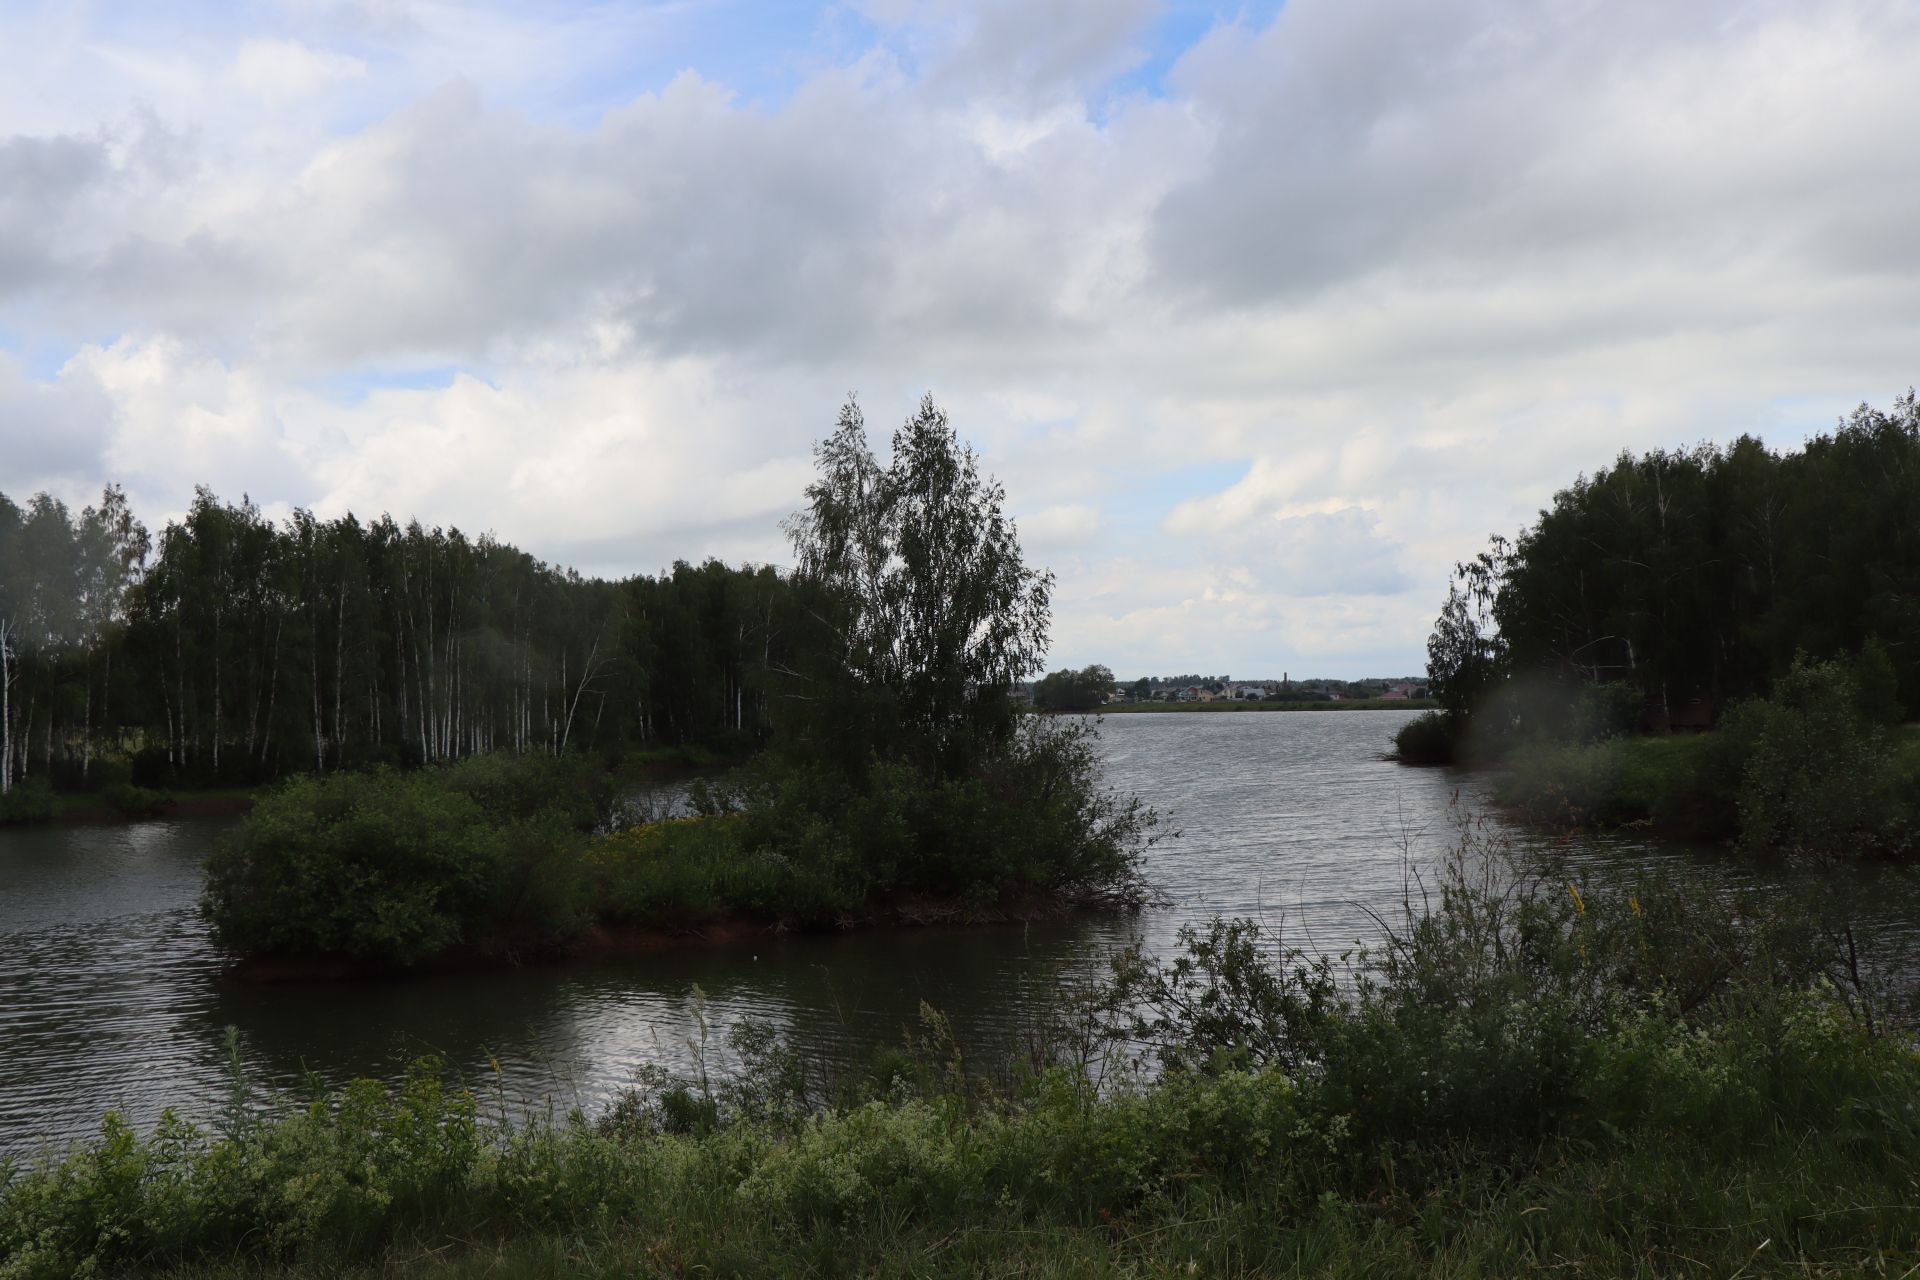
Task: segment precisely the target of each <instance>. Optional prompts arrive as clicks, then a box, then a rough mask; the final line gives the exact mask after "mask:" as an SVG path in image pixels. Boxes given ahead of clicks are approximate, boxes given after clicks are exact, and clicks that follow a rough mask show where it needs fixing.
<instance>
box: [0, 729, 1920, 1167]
mask: <svg viewBox="0 0 1920 1280" xmlns="http://www.w3.org/2000/svg"><path fill="white" fill-rule="evenodd" d="M1408 714H1409V713H1407V712H1393V711H1382V712H1364V711H1340V712H1284V713H1282V712H1272V713H1245V714H1240V715H1220V714H1208V713H1187V714H1181V713H1167V714H1155V715H1123V716H1115V717H1113V718H1111V719H1109V720H1107V721H1106V722H1105V723H1104V724H1103V726H1102V728H1101V745H1102V752H1103V754H1104V756H1105V759H1106V766H1107V776H1108V780H1109V782H1111V783H1112V784H1113V785H1114V786H1116V787H1119V788H1123V789H1126V790H1130V791H1133V792H1135V793H1137V794H1139V795H1140V796H1141V797H1142V798H1144V799H1145V800H1147V801H1148V802H1149V803H1150V804H1152V805H1154V806H1155V807H1156V808H1157V809H1158V810H1159V811H1160V812H1161V814H1162V816H1163V819H1164V821H1163V824H1162V832H1163V834H1166V835H1169V836H1171V837H1172V838H1168V839H1164V840H1163V841H1162V842H1160V843H1159V844H1157V845H1156V846H1155V847H1154V849H1153V850H1152V851H1151V853H1150V854H1149V862H1148V870H1149V873H1150V875H1151V877H1152V879H1153V880H1154V881H1155V882H1157V883H1158V884H1159V886H1160V887H1161V888H1162V889H1163V890H1164V892H1165V895H1166V899H1167V905H1166V906H1164V907H1161V908H1156V909H1152V910H1149V911H1147V912H1144V913H1143V914H1142V915H1141V916H1139V917H1138V918H1137V919H1123V920H1107V921H1090V922H1089V921H1082V922H1074V923H1066V924H1054V925H1047V926H1034V927H1021V926H1006V927H989V928H977V929H961V928H956V929H925V930H895V931H880V932H872V933H865V934H850V935H845V936H834V937H805V938H770V939H764V940H761V941H759V942H756V943H751V944H744V945H740V946H732V947H724V948H706V949H689V950H685V951H678V952H672V953H668V954H664V955H659V956H654V957H648V958H645V959H640V960H633V961H629V962H624V963H618V964H608V965H604V966H596V967H577V968H568V967H549V968H531V969H524V970H518V971H509V972H489V973H472V974H449V975H438V976H432V977H426V978H418V979H412V980H406V981H394V982H380V983H358V984H315V985H301V986H281V987H244V986H233V985H230V984H227V983H224V982H223V981H222V980H221V976H220V973H221V959H220V957H219V956H218V955H217V954H216V953H215V951H214V950H213V948H212V946H211V945H210V943H209V942H208V939H207V935H206V930H205V927H204V925H203V924H202V923H201V922H200V920H199V918H198V916H197V915H196V913H195V909H194V904H195V901H196V898H197V896H198V893H199V886H200V864H201V862H202V860H203V859H204V858H205V856H206V854H207V852H208V851H209V849H210V848H211V847H212V846H213V844H214V842H215V841H216V840H218V839H219V837H220V836H221V834H222V833H223V832H224V831H225V830H227V829H228V828H229V827H230V826H231V825H232V823H233V822H234V821H236V820H235V819H231V818H201V819H192V820H182V821H158V822H144V823H136V824H131V825H123V826H107V825H99V826H53V827H38V828H26V829H19V828H15V829H0V1153H4V1152H8V1151H11V1152H14V1153H20V1152H24V1151H30V1150H32V1149H33V1148H35V1147H36V1146H38V1145H39V1144H40V1143H41V1142H43V1141H46V1140H55V1141H58V1140H64V1139H67V1138H72V1137H77V1136H84V1135H85V1134H88V1133H90V1132H93V1131H94V1130H95V1129H97V1126H98V1123H99V1119H100V1115H101V1113H102V1112H103V1111H105V1110H106V1109H108V1108H117V1109H120V1110H122V1111H123V1112H125V1113H126V1114H127V1115H128V1116H129V1117H130V1118H131V1119H132V1120H133V1121H134V1122H135V1123H136V1124H138V1125H140V1126H143V1127H144V1126H146V1125H150V1124H151V1123H152V1122H153V1121H154V1120H155V1119H156V1118H157V1116H158V1114H159V1111H160V1109H161V1108H162V1107H163V1106H167V1105H174V1106H178V1107H180V1108H181V1109H182V1110H183V1111H185V1112H187V1113H188V1114H191V1115H195V1116H199V1117H205V1116H208V1115H211V1114H213V1113H214V1111H215V1109H216V1108H217V1107H218V1105H219V1103H220V1101H221V1099H222V1098H223V1096H224V1090H225V1087H226V1085H225V1082H226V1079H227V1072H226V1050H225V1028H227V1027H228V1026H232V1027H235V1028H237V1029H238V1031H239V1036H240V1043H241V1046H242V1053H243V1057H244V1060H245V1063H246V1067H247V1069H248V1071H249V1073H250V1074H251V1075H252V1076H254V1077H255V1078H258V1079H261V1080H264V1081H267V1082H271V1083H274V1084H279V1085H288V1086H290V1085H294V1084H296V1083H298V1082H299V1081H300V1080H301V1079H302V1077H303V1076H304V1075H305V1074H306V1073H308V1072H312V1073H316V1074H317V1075H318V1076H319V1077H320V1078H321V1079H322V1080H324V1081H326V1082H328V1083H331V1084H337V1083H339V1082H341V1081H343V1080H346V1079H348V1078H351V1077H353V1076H356V1075H375V1076H392V1075H395V1074H397V1073H398V1072H399V1070H400V1069H401V1068H402V1067H403V1066H404V1064H405V1063H406V1062H407V1061H409V1060H410V1059H412V1058H414V1057H416V1056H418V1055H420V1054H422V1053H428V1052H431V1053H437V1054H440V1055H441V1056H442V1057H443V1058H445V1060H446V1061H447V1062H448V1063H449V1064H450V1065H451V1066H452V1067H453V1068H454V1069H455V1070H456V1071H457V1072H459V1073H460V1074H461V1075H462V1076H463V1077H464V1078H465V1079H467V1080H468V1081H469V1083H471V1084H472V1085H474V1086H475V1087H476V1088H477V1089H479V1090H480V1092H481V1093H482V1096H483V1097H485V1098H487V1099H490V1100H491V1101H492V1104H493V1105H498V1106H501V1107H504V1108H506V1109H508V1110H509V1111H518V1110H520V1109H524V1108H534V1109H544V1108H547V1107H552V1108H555V1109H558V1110H565V1109H566V1108H569V1107H573V1106H576V1105H578V1106H585V1107H588V1108H592V1107H594V1106H596V1105H599V1104H600V1103H602V1102H604V1101H605V1100H606V1099H607V1098H608V1097H609V1096H610V1095H611V1094H612V1093H614V1092H615V1091H617V1090H618V1089H620V1088H622V1087H623V1086H625V1085H626V1084H628V1083H630V1082H631V1080H632V1079H633V1075H634V1071H635V1069H636V1068H637V1067H640V1066H642V1065H645V1064H659V1065H662V1066H665V1067H668V1068H669V1069H681V1070H684V1069H686V1068H687V1067H689V1066H690V1065H691V1063H692V1053H693V1051H692V1049H691V1048H690V1044H697V1043H699V1041H700V1025H701V1022H702V1020H703V1019H704V1020H705V1022H706V1023H707V1024H708V1025H709V1027H711V1028H714V1029H715V1030H716V1032H717V1031H718V1029H721V1028H724V1027H725V1026H726V1025H727V1024H728V1023H730V1022H732V1021H733V1020H735V1019H738V1018H741V1017H753V1018H758V1019H763V1020H769V1021H772V1022H774V1023H776V1024H778V1025H779V1026H781V1027H782V1028H784V1029H785V1030H786V1031H787V1033H788V1034H789V1036H790V1037H791V1038H792V1040H793V1041H794V1043H795V1044H796V1045H798V1046H799V1047H800V1048H801V1050H802V1051H803V1052H804V1053H806V1054H807V1055H808V1056H809V1057H810V1058H812V1059H813V1060H815V1061H816V1062H820V1063H837V1062H844V1061H847V1060H849V1059H852V1058H856V1057H860V1056H864V1055H865V1054H866V1053H867V1052H868V1050H869V1049H870V1047H871V1046H872V1045H874V1044H875V1043H877V1042H881V1041H897V1040H898V1038H899V1036H900V1033H901V1031H902V1030H903V1029H905V1028H907V1027H910V1026H913V1025H915V1023H916V1020H917V1017H918V1011H919V1009H920V1006H921V1003H922V1002H923V1001H924V1002H926V1003H928V1004H931V1005H933V1006H934V1007H936V1008H938V1009H940V1010H941V1011H942V1012H944V1013H945V1014H946V1015H947V1016H948V1017H949V1019H950V1020H951V1021H952V1023H953V1025H954V1028H955V1032H956V1034H957V1036H958V1038H959V1040H960V1041H961V1043H962V1044H963V1045H966V1046H967V1047H968V1048H969V1049H970V1050H972V1051H973V1052H974V1053H976V1054H978V1055H983V1056H984V1055H993V1054H998V1053H1000V1052H1002V1051H1004V1050H1006V1049H1008V1048H1011V1047H1013V1046H1014V1045H1015V1044H1017V1043H1018V1042H1019V1040H1020V1038H1021V1037H1022V1035H1023V1034H1025V1033H1026V1032H1027V1031H1028V1029H1029V1028H1030V1026H1031V1024H1032V1022H1033V1019H1034V1017H1035V1016H1036V1014H1035V1011H1036V1009H1037V1008H1038V1007H1039V1006H1040V1005H1042V1004H1043V1003H1044V1000H1045V997H1046V993H1047V992H1048V991H1049V990H1050V989H1051V988H1052V987H1053V985H1054V984H1055V982H1056V980H1057V978H1058V977H1059V975H1061V974H1062V973H1065V972H1069V971H1073V972H1079V971H1084V970H1085V969H1087V968H1088V967H1090V966H1093V965H1097V964H1099V963H1101V961H1102V958H1103V957H1104V956H1105V955H1106V954H1108V953H1109V952H1110V951H1111V950H1113V949H1114V948H1116V947H1118V946H1121V945H1124V944H1125V943H1127V942H1130V941H1132V940H1135V939H1139V940H1142V941H1143V942H1144V943H1145V945H1146V946H1148V947H1149V948H1152V949H1161V950H1164V949H1166V948H1168V947H1170V946H1171V945H1172V944H1173V942H1174V938H1175V934H1176V932H1177V930H1178V928H1179V926H1180V925H1181V924H1183V923H1187V922H1199V921H1204V920H1205V919H1207V918H1208V917H1210V916H1213V915H1216V914H1219V915H1249V914H1251V915H1261V916H1263V917H1265V918H1266V919H1267V920H1268V921H1269V922H1271V923H1284V925H1285V927H1286V928H1287V929H1288V930H1289V931H1290V940H1293V941H1297V942H1311V943H1313V944H1316V945H1318V946H1321V947H1323V948H1325V949H1328V950H1338V949H1340V948H1342V947H1344V946H1345V945H1346V944H1348V943H1350V942H1351V941H1352V940H1353V939H1355V938H1359V937H1364V936H1371V934H1372V931H1373V927H1374V926H1373V922H1372V919H1371V917H1370V915H1369V912H1370V911H1379V912H1388V913H1390V912H1391V911H1392V910H1393V909H1394V907H1395V904H1397V903H1398V902H1399V901H1400V899H1401V896H1402V894H1403V892H1404V890H1405V888H1406V886H1407V883H1408V876H1409V875H1410V874H1419V873H1422V872H1430V871H1431V869H1432V867H1433V866H1434V865H1435V863H1436V861H1437V860H1438V859H1439V858H1440V857H1442V856H1443V854H1444V852H1445V851H1446V850H1447V849H1448V848H1450V847H1451V846H1452V845H1453V844H1454V843H1455V841H1456V840H1457V839H1458V834H1459V831H1458V824H1459V822H1460V821H1461V819H1462V815H1463V814H1473V813H1478V814H1479V815H1481V819H1480V820H1481V821H1483V822H1485V823H1487V824H1488V825H1489V827H1490V829H1491V830H1493V831H1495V832H1500V831H1504V828H1502V827H1501V826H1500V824H1499V823H1498V821H1497V819H1492V818H1489V817H1487V816H1486V815H1487V809H1486V806H1485V803H1484V797H1483V796H1482V794H1481V792H1480V790H1479V787H1480V783H1479V782H1478V781H1477V780H1476V779H1474V778H1473V777H1471V776H1469V775H1465V774H1462V773H1458V772H1455V771H1451V770H1442V769H1406V768H1401V767H1399V766H1396V765H1393V764H1391V763H1388V762H1385V761H1383V760H1381V759H1380V758H1379V757H1380V753H1381V752H1382V751H1383V750H1384V749H1385V748H1386V747H1387V745H1388V744H1389V742H1390V739H1391V737H1392V734H1393V731H1394V729H1395V728H1397V727H1398V726H1399V724H1400V723H1401V722H1402V721H1404V720H1405V718H1406V717H1407V715H1408ZM1175 832H1177V833H1178V834H1177V836H1175V835H1173V834H1172V833H1175ZM1525 838H1526V839H1532V838H1531V837H1525ZM1556 852H1557V853H1558V854H1559V855H1560V856H1564V857H1566V858H1567V859H1569V861H1570V862H1571V863H1572V864H1573V866H1574V867H1575V869H1576V872H1577V873H1578V874H1582V875H1603V874H1606V873H1608V872H1610V871H1618V870H1620V869H1622V868H1628V867H1633V866H1638V865H1642V864H1645V863H1648V862H1657V863H1659V864H1661V865H1664V866H1667V867H1670V868H1673V869H1676V870H1678V871H1679V872H1680V873H1682V874H1685V875H1689V876H1695V877H1701V878H1704V879H1706V880H1708V881H1710V882H1712V883H1715V884H1727V885H1739V884H1748V883H1757V882H1759V881H1761V880H1763V879H1764V877H1765V876H1766V875H1768V874H1769V873H1768V872H1766V871H1764V870H1763V869H1756V868H1754V867H1752V866H1751V865H1750V864H1748V863H1746V862H1743V861H1741V860H1738V859H1735V858H1732V857H1730V856H1727V855H1724V854H1718V853H1714V852H1711V851H1699V850H1694V849H1687V848H1679V847H1675V846H1671V845H1662V844H1660V843H1658V842H1655V841H1651V840H1648V839H1644V838H1635V837H1633V836H1610V837H1606V838H1598V839H1586V840H1580V841H1576V842H1573V843H1571V844H1561V845H1560V846H1559V847H1558V849H1557V850H1556ZM1860 896H1861V899H1862V903H1863V910H1864V911H1865V912H1866V914H1867V915H1868V916H1869V917H1870V920H1869V923H1870V926H1871V929H1870V932H1873V931H1877V935H1876V936H1878V935H1899V936H1902V937H1904V936H1907V935H1908V934H1910V933H1911V923H1912V920H1913V910H1912V901H1913V900H1912V898H1911V896H1910V895H1907V894H1904V893H1901V894H1889V893H1886V892H1882V891H1880V889H1879V887H1878V882H1877V881H1868V882H1865V884H1864V887H1863V888H1862V890H1861V894H1860ZM696 986H697V987H698V988H699V989H700V991H701V992H702V993H703V996H702V998H700V999H698V1000H696V998H695V996H694V994H693V993H694V989H695V987H696ZM717 1038H718V1036H717V1034H716V1035H715V1036H714V1037H710V1042H711V1040H716V1039H717Z"/></svg>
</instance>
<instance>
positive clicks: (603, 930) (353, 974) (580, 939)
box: [221, 895, 1111, 987]
mask: <svg viewBox="0 0 1920 1280" xmlns="http://www.w3.org/2000/svg"><path fill="white" fill-rule="evenodd" d="M1109 914H1111V909H1110V908H1109V907H1106V906H1104V905H1094V904H1089V903H1087V902H1085V901H1083V900H1080V899H1077V898H1070V897H1066V896H1062V895H1053V896H1042V895H1029V896H1027V897H1025V898H1022V899H1018V900H1015V901H1008V902H1003V903H998V904H994V905H991V906H980V905H977V904H973V903H968V902H965V901H958V900H950V899H938V898H932V897H927V896H925V895H914V896H908V897H904V898H899V897H896V898H893V899H891V900H884V901H875V902H872V903H869V904H867V905H866V906H864V907H862V908H860V909H858V910H853V911H848V912H844V913H841V914H840V915H838V916H835V917H833V918H830V919H805V920H788V919H783V918H780V917H778V916H767V915H762V914H749V913H745V912H734V913H731V914H724V915H715V916H709V917H701V918H682V919H679V920H674V921H670V922H660V923H637V922H633V921H596V922H594V923H593V924H590V925H588V926H587V927H586V929H585V931H584V932H582V933H580V934H579V935H577V936H574V937H569V938H565V939H554V938H542V937H536V936H529V937H525V938H520V939H513V938H500V939H494V940H491V941H490V942H488V943H487V944H486V945H484V946H461V947H456V948H453V949H452V950H449V951H445V952H440V953H437V954H435V955H432V956H428V957H425V958H424V959H421V960H419V961H416V962H414V963H412V964H410V965H406V966H399V965H395V964H393V963H392V962H390V961H385V960H379V959H351V958H347V957H342V956H314V957H301V956H288V955H259V956H242V957H240V958H238V959H235V960H233V961H231V962H230V963H229V964H228V965H227V966H226V967H225V969H224V970H223V971H222V975H221V976H222V979H223V980H224V981H226V982H230V983H234V984H237V985H239V986H242V987H274V986H300V985H307V984H325V983H336V982H337V983H358V982H368V981H379V980H382V979H391V978H400V977H406V978H413V977H427V976H440V975H447V974H465V973H498V972H502V971H507V970H516V969H527V968H534V967H541V968H567V967H579V968H587V967H591V966H594V965H604V964H619V963H621V962H623V961H628V960H634V959H641V958H646V957H650V956H658V955H663V954H666V953H670V952H680V951H699V950H705V949H720V948H747V947H751V946H753V945H755V944H757V943H764V942H771V941H773V940H776V939H791V938H797V937H803V936H806V935H809V934H812V935H829V934H832V935H845V934H853V933H874V934H887V933H903V932H912V933H935V932H938V931H940V930H955V931H961V932H971V931H973V930H977V929H981V928H992V927H1000V928H1010V929H1022V928H1025V927H1027V926H1030V925H1039V924H1057V923H1060V922H1062V921H1068V920H1074V919H1078V918H1083V917H1094V916H1102V915H1109Z"/></svg>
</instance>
